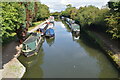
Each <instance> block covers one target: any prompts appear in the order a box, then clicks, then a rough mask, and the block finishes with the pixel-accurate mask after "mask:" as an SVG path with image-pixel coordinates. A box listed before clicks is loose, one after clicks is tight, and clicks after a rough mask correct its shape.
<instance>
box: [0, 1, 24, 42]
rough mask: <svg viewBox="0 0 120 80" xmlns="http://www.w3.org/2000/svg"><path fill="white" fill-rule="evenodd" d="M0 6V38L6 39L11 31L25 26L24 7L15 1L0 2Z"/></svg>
mask: <svg viewBox="0 0 120 80" xmlns="http://www.w3.org/2000/svg"><path fill="white" fill-rule="evenodd" d="M0 6H1V8H2V9H1V15H2V17H1V22H2V24H1V26H2V36H3V37H2V39H3V40H4V39H7V38H8V37H9V36H11V33H13V32H16V31H17V30H18V29H19V28H20V27H21V26H20V25H24V27H25V26H26V23H25V19H26V13H25V7H24V6H23V5H21V4H19V3H17V2H13V3H10V2H4V3H0Z"/></svg>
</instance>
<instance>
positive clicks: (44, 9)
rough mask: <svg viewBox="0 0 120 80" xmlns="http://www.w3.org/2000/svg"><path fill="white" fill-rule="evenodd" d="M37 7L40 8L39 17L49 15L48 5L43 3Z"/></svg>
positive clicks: (44, 17)
mask: <svg viewBox="0 0 120 80" xmlns="http://www.w3.org/2000/svg"><path fill="white" fill-rule="evenodd" d="M39 9H40V12H41V14H40V19H46V18H48V17H49V15H50V12H49V7H48V6H46V5H45V4H41V6H40V8H39Z"/></svg>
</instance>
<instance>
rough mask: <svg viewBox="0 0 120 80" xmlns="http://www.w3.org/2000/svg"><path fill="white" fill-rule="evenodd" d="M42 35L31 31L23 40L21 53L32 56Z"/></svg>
mask: <svg viewBox="0 0 120 80" xmlns="http://www.w3.org/2000/svg"><path fill="white" fill-rule="evenodd" d="M41 42H42V37H41V34H40V33H31V35H30V36H29V37H28V38H27V39H26V40H25V41H24V42H23V47H22V53H23V54H24V55H25V56H26V57H30V56H33V55H34V54H36V53H37V52H38V49H39V46H40V43H41Z"/></svg>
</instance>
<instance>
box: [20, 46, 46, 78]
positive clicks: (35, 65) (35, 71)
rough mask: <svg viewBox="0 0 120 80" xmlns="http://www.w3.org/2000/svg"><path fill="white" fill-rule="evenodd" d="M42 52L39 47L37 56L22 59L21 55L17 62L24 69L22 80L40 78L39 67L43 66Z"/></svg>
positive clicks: (41, 73)
mask: <svg viewBox="0 0 120 80" xmlns="http://www.w3.org/2000/svg"><path fill="white" fill-rule="evenodd" d="M43 57H44V51H43V48H42V47H41V48H40V50H39V52H38V54H37V55H34V56H31V57H28V58H26V57H24V56H23V55H21V56H20V57H19V60H20V61H21V63H22V64H23V65H24V66H25V67H26V72H25V74H24V76H23V78H42V77H43V70H42V68H41V65H42V64H43Z"/></svg>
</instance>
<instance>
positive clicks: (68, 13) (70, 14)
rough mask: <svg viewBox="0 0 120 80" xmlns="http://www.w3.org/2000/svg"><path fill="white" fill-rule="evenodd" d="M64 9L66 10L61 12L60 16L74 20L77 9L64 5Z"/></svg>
mask: <svg viewBox="0 0 120 80" xmlns="http://www.w3.org/2000/svg"><path fill="white" fill-rule="evenodd" d="M66 7H67V8H66V10H65V11H62V12H61V15H62V16H65V17H70V18H72V19H75V16H76V13H77V9H76V8H75V7H72V5H71V4H68V5H66Z"/></svg>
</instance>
